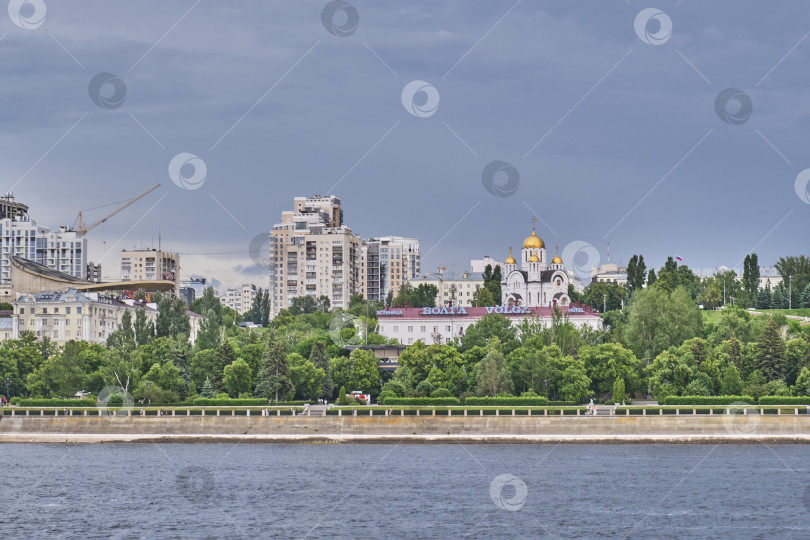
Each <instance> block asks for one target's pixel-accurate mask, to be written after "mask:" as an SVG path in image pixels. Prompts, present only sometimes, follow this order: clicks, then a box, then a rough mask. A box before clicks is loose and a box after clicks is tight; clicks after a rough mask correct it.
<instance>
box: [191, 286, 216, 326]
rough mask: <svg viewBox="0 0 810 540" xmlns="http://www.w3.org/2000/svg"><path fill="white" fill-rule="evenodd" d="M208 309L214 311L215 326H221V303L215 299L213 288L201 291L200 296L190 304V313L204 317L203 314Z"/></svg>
mask: <svg viewBox="0 0 810 540" xmlns="http://www.w3.org/2000/svg"><path fill="white" fill-rule="evenodd" d="M209 309H210V310H213V311H214V320H215V322H216V326H222V302H220V301H219V298H217V296H216V294H215V293H214V288H213V287H206V288H205V289H203V294H202V296H201V297H199V298H197V299H196V300H194V302H192V303H191V311H192V312H193V313H198V314H200V315H205V312H206V311H208V310H209Z"/></svg>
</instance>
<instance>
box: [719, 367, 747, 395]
mask: <svg viewBox="0 0 810 540" xmlns="http://www.w3.org/2000/svg"><path fill="white" fill-rule="evenodd" d="M742 389H743V382H742V379H741V378H740V372H739V371H738V370H737V367H736V366H735V365H734V364H729V365H727V366H726V369H725V371H723V383H722V385H721V387H720V393H721V394H722V395H724V396H739V395H741V394H742Z"/></svg>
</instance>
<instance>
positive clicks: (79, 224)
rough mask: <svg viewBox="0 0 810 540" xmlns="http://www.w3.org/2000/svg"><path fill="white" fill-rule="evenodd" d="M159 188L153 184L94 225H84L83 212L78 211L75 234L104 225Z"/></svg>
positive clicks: (84, 232)
mask: <svg viewBox="0 0 810 540" xmlns="http://www.w3.org/2000/svg"><path fill="white" fill-rule="evenodd" d="M160 186H161V184H155V185H154V186H152V187H151V188H149V189H147V190H146V191H144V192H143V193H141V194H140V195H138V196H137V197H134V198H132V199H130V200H128V201H127V202H125V203H124V205H123V206H120V207H118V208H117V209H116V210H113V211H112V212H110V213H109V214H107V215H106V216H104V217H103V218H101V219H99V220H98V221H95V222H94V223H91V224H90V225H85V224H84V219H83V218H82V212H83V211H82V210H80V211H79V217H78V218H77V219H76V232H79V233H81V234H82V235H84V234H87V233H88V232H89V231H91V230H93V229H95V228H96V227H98V226H99V225H101V224H102V223H104V222H105V221H107V220H108V219H110V218H111V217H113V216H114V215H115V214H117V213H118V212H120V211H121V210H123V209H124V208H126V207H128V206H129V205H131V204H132V203H134V202H136V201H138V200H140V199H142V198H143V197H145V196H147V195H149V194H150V193H152V192H153V191H155V190H156V189H157V188H159V187H160Z"/></svg>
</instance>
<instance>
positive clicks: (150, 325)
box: [135, 308, 155, 347]
mask: <svg viewBox="0 0 810 540" xmlns="http://www.w3.org/2000/svg"><path fill="white" fill-rule="evenodd" d="M153 339H155V323H154V322H152V321H150V320H148V319H147V317H146V310H145V309H144V308H138V309H136V310H135V343H136V344H137V345H138V347H142V346H144V345H148V344H149V343H152V340H153Z"/></svg>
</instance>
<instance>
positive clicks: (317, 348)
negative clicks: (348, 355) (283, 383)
mask: <svg viewBox="0 0 810 540" xmlns="http://www.w3.org/2000/svg"><path fill="white" fill-rule="evenodd" d="M309 361H310V362H312V363H313V365H314V366H315V367H316V368H321V369H322V370H323V374H324V377H323V383H322V385H321V390H322V395H323V397H324V399H331V398H332V390H333V389H332V376H331V373H330V372H329V355H328V354H326V344H325V343H324V342H323V341H316V342H315V343H313V344H312V351H311V352H310V353H309Z"/></svg>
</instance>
